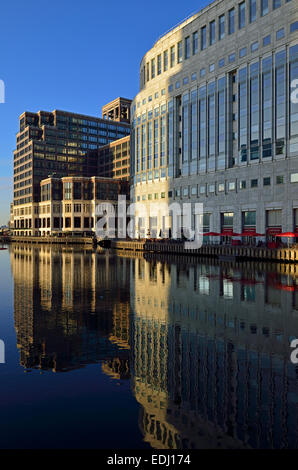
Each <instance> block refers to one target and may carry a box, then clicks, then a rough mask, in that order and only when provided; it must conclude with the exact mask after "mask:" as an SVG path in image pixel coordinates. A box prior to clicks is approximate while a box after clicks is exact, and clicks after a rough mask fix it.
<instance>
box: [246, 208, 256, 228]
mask: <svg viewBox="0 0 298 470" xmlns="http://www.w3.org/2000/svg"><path fill="white" fill-rule="evenodd" d="M242 216H243V225H244V227H247V226H255V225H256V223H257V217H256V216H257V214H256V211H245V212H242Z"/></svg>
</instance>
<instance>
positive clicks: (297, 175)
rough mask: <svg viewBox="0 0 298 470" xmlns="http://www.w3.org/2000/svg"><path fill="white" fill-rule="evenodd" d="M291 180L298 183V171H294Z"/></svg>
mask: <svg viewBox="0 0 298 470" xmlns="http://www.w3.org/2000/svg"><path fill="white" fill-rule="evenodd" d="M290 181H291V183H298V173H292V174H291V179H290Z"/></svg>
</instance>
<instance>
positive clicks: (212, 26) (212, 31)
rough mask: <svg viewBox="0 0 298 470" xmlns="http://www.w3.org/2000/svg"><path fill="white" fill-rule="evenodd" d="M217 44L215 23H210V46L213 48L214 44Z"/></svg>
mask: <svg viewBox="0 0 298 470" xmlns="http://www.w3.org/2000/svg"><path fill="white" fill-rule="evenodd" d="M214 43H215V21H211V23H209V44H210V46H212V44H214Z"/></svg>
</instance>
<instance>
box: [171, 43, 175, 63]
mask: <svg viewBox="0 0 298 470" xmlns="http://www.w3.org/2000/svg"><path fill="white" fill-rule="evenodd" d="M174 65H175V46H172V47H171V67H174Z"/></svg>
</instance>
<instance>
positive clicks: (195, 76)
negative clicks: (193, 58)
mask: <svg viewBox="0 0 298 470" xmlns="http://www.w3.org/2000/svg"><path fill="white" fill-rule="evenodd" d="M196 79H197V74H196V72H194V73H192V74H191V81H192V82H194V81H195V80H196Z"/></svg>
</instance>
